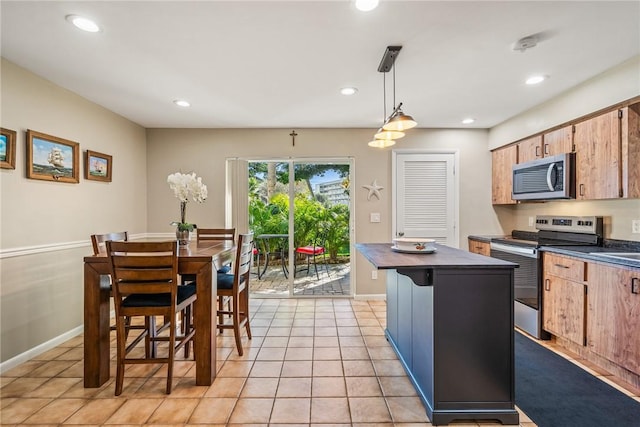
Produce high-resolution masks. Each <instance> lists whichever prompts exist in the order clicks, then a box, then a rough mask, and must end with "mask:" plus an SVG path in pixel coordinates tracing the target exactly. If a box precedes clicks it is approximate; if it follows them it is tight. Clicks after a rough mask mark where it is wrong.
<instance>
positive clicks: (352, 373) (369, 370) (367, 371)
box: [342, 360, 375, 377]
mask: <svg viewBox="0 0 640 427" xmlns="http://www.w3.org/2000/svg"><path fill="white" fill-rule="evenodd" d="M342 366H343V369H344V376H345V377H371V376H375V372H374V371H373V365H372V364H371V362H370V361H369V360H343V361H342Z"/></svg>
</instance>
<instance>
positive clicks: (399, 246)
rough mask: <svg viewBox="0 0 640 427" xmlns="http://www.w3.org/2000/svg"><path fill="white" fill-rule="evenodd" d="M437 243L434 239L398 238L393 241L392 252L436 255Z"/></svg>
mask: <svg viewBox="0 0 640 427" xmlns="http://www.w3.org/2000/svg"><path fill="white" fill-rule="evenodd" d="M435 243H436V241H435V240H434V239H427V238H425V237H398V238H397V239H393V246H392V247H391V250H392V251H394V252H404V253H412V254H416V253H426V254H430V253H434V252H435V251H436V247H435Z"/></svg>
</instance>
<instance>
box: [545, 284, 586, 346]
mask: <svg viewBox="0 0 640 427" xmlns="http://www.w3.org/2000/svg"><path fill="white" fill-rule="evenodd" d="M586 292H587V287H586V286H585V285H584V284H582V283H578V282H572V281H570V280H566V279H562V278H560V277H557V276H551V275H545V277H544V292H543V294H542V327H543V329H544V330H546V331H548V332H551V333H552V334H554V335H556V336H559V337H563V338H566V339H568V340H570V341H573V342H575V343H576V344H579V345H585V320H586V318H585V309H586V307H585V300H586V299H585V294H586Z"/></svg>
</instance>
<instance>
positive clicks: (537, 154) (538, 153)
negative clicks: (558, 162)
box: [536, 145, 540, 157]
mask: <svg viewBox="0 0 640 427" xmlns="http://www.w3.org/2000/svg"><path fill="white" fill-rule="evenodd" d="M536 157H540V146H539V145H538V146H537V147H536Z"/></svg>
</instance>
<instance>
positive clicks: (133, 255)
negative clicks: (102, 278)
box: [106, 241, 178, 310]
mask: <svg viewBox="0 0 640 427" xmlns="http://www.w3.org/2000/svg"><path fill="white" fill-rule="evenodd" d="M106 246H107V255H108V257H109V263H110V266H111V275H112V278H113V290H114V298H115V302H116V310H117V309H118V306H119V302H121V301H122V299H123V298H125V297H126V296H128V295H131V294H161V293H170V294H171V305H172V306H175V304H176V294H177V284H178V257H177V242H176V241H170V242H115V241H107V242H106Z"/></svg>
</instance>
